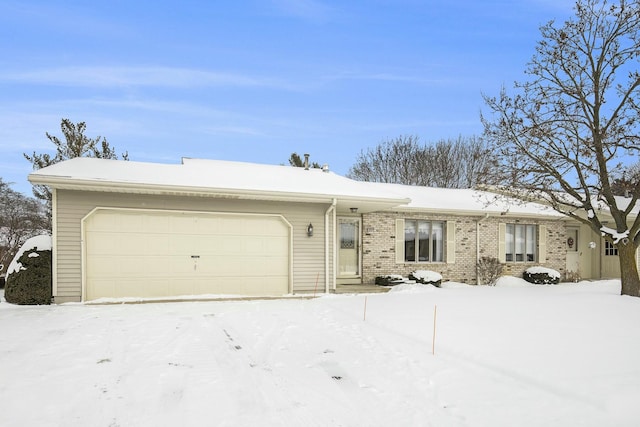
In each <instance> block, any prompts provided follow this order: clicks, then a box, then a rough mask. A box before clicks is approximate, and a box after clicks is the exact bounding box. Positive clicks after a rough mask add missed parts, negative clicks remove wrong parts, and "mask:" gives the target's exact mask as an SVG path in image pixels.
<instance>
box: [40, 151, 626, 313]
mask: <svg viewBox="0 0 640 427" xmlns="http://www.w3.org/2000/svg"><path fill="white" fill-rule="evenodd" d="M29 180H30V181H31V183H32V184H40V185H47V186H49V187H50V188H51V189H52V194H53V200H52V220H53V224H52V226H53V230H52V231H53V296H54V301H55V302H56V303H62V302H69V301H89V300H95V299H99V298H123V297H141V298H143V297H167V296H181V295H207V294H215V295H221V294H222V295H226V294H229V295H259V296H268V295H274V296H275V295H285V294H301V293H316V292H317V293H321V292H332V291H333V290H335V289H336V286H337V285H340V284H372V283H374V281H375V278H376V277H377V276H382V275H389V274H404V275H406V274H408V273H409V272H411V271H413V270H417V269H422V270H427V269H428V270H433V271H436V272H439V273H441V274H442V275H443V277H444V279H445V280H454V281H459V282H464V283H469V284H477V283H478V275H477V271H476V264H477V260H478V259H479V258H480V257H483V256H489V257H494V258H497V259H498V260H499V261H500V262H501V263H502V264H504V267H505V273H506V274H512V275H521V274H522V272H523V271H524V270H525V269H526V268H527V267H529V266H532V265H544V266H547V267H550V268H553V269H555V270H558V271H559V272H561V273H562V274H564V275H567V276H568V275H579V276H580V277H582V278H603V277H616V276H618V277H619V266H618V262H617V254H616V253H615V251H614V250H613V249H614V248H612V247H611V246H609V245H608V244H607V243H606V242H605V241H604V240H603V239H602V238H601V237H600V236H598V235H595V234H594V233H593V232H592V231H591V230H590V229H589V228H588V227H586V226H584V225H580V224H578V223H576V222H573V221H571V220H569V219H568V218H566V217H564V216H562V215H560V214H558V213H556V212H554V211H553V210H551V209H549V208H547V207H545V206H542V205H539V204H535V203H512V204H506V203H504V202H499V201H496V200H494V195H492V194H491V193H487V192H480V191H475V190H456V189H438V188H427V187H417V186H406V185H397V184H381V183H369V182H360V181H354V180H351V179H348V178H346V177H342V176H340V175H337V174H335V173H333V172H331V171H329V169H328V167H326V166H325V167H323V168H322V169H314V168H296V167H290V166H277V165H263V164H253V163H242V162H229V161H218V160H202V159H188V158H185V159H183V160H182V162H181V163H180V164H157V163H142V162H133V161H118V160H105V159H94V158H75V159H71V160H67V161H64V162H61V163H58V164H55V165H52V166H49V167H46V168H43V169H40V170H38V171H35V172H33V173H31V174H30V175H29Z"/></svg>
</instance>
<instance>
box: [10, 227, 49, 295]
mask: <svg viewBox="0 0 640 427" xmlns="http://www.w3.org/2000/svg"><path fill="white" fill-rule="evenodd" d="M51 284H52V282H51V236H36V237H32V238H31V239H29V240H27V241H26V242H25V243H24V244H23V245H22V247H21V248H20V250H19V251H18V253H17V254H16V256H15V257H14V258H13V261H11V264H9V268H8V269H7V277H6V284H5V291H4V298H5V299H6V300H7V302H10V303H12V304H20V305H40V304H51Z"/></svg>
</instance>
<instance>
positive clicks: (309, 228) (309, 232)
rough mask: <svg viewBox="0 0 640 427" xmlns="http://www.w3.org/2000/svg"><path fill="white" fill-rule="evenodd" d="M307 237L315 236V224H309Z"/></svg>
mask: <svg viewBox="0 0 640 427" xmlns="http://www.w3.org/2000/svg"><path fill="white" fill-rule="evenodd" d="M307 236H309V237H311V236H313V224H311V223H309V226H308V227H307Z"/></svg>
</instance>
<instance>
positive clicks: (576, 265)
mask: <svg viewBox="0 0 640 427" xmlns="http://www.w3.org/2000/svg"><path fill="white" fill-rule="evenodd" d="M580 244H582V242H580V228H579V227H567V241H566V248H567V276H569V275H570V273H575V274H577V275H580V251H579V249H578V245H580Z"/></svg>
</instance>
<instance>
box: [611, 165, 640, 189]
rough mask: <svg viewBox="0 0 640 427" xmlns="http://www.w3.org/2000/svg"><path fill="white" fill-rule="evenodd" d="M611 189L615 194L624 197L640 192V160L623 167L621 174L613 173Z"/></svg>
mask: <svg viewBox="0 0 640 427" xmlns="http://www.w3.org/2000/svg"><path fill="white" fill-rule="evenodd" d="M611 191H612V192H613V194H615V195H616V196H624V197H631V195H632V194H636V193H640V162H638V163H635V164H633V165H631V166H628V167H626V168H624V169H623V170H622V173H621V174H615V176H614V177H613V179H612V181H611Z"/></svg>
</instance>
